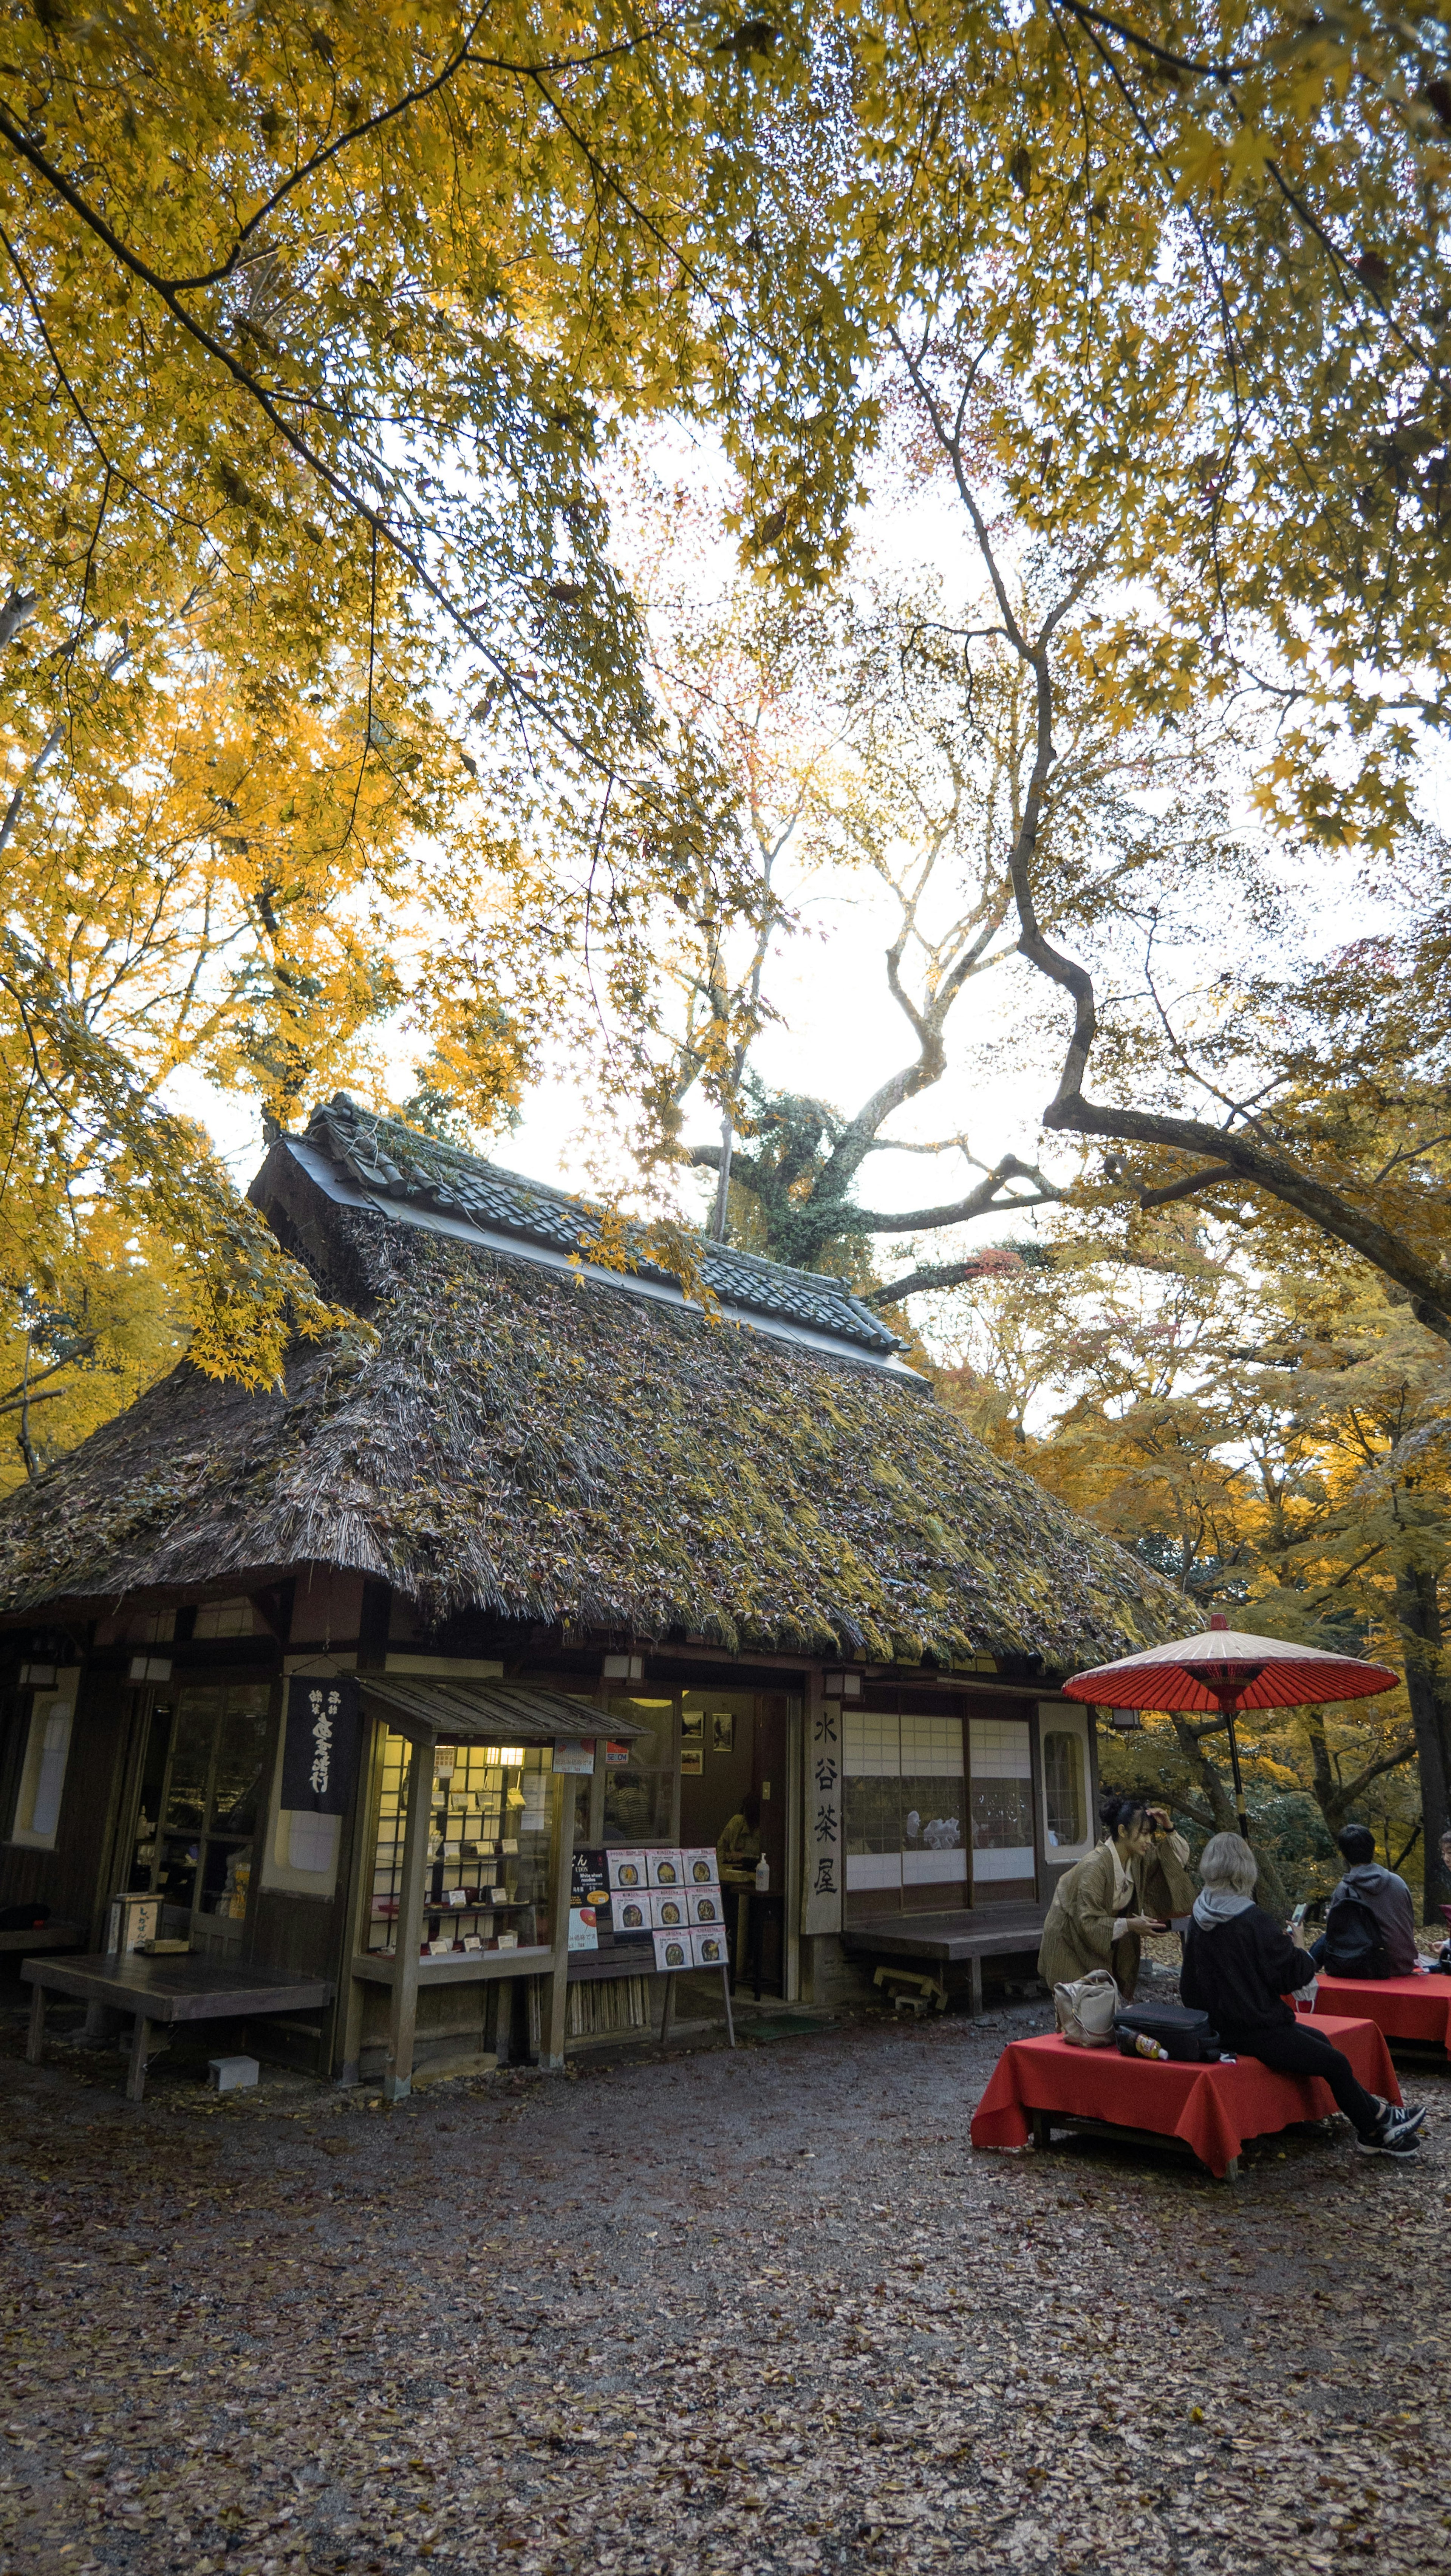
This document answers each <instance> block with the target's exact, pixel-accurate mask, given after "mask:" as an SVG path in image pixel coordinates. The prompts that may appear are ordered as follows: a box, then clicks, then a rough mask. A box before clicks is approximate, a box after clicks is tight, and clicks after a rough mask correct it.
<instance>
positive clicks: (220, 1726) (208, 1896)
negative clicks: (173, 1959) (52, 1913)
mask: <svg viewBox="0 0 1451 2576" xmlns="http://www.w3.org/2000/svg"><path fill="white" fill-rule="evenodd" d="M271 1703H272V1688H271V1684H270V1682H266V1681H231V1680H219V1681H204V1682H192V1681H188V1682H185V1683H182V1684H180V1685H178V1686H175V1687H173V1688H169V1689H166V1690H163V1691H158V1692H157V1693H156V1694H155V1695H154V1697H153V1699H152V1705H151V1710H150V1716H149V1720H148V1723H147V1726H146V1731H145V1735H144V1737H143V1740H142V1754H141V1763H140V1769H139V1773H138V1775H137V1777H136V1779H135V1781H134V1782H133V1787H132V1797H131V1803H130V1813H129V1820H128V1821H127V1823H126V1824H125V1826H124V1828H123V1842H122V1869H121V1875H120V1877H119V1878H118V1880H117V1884H118V1885H119V1886H122V1887H125V1888H129V1889H131V1890H133V1891H135V1892H137V1893H143V1894H145V1893H149V1894H153V1895H156V1896H158V1897H159V1898H160V1899H161V1914H160V1921H159V1925H158V1934H159V1937H160V1938H161V1939H163V1940H172V1941H187V1942H189V1943H190V1945H191V1948H192V1950H193V1951H194V1952H196V1953H197V1954H198V1955H200V1956H202V1957H205V1958H230V1957H232V1956H234V1955H237V1956H240V1953H241V1947H242V1932H243V1925H244V1922H245V1919H246V1913H247V1903H248V1894H249V1889H250V1884H251V1879H252V1867H253V1845H254V1841H255V1837H256V1833H257V1821H258V1809H259V1806H260V1803H261V1792H262V1774H263V1766H264V1763H265V1759H266V1753H267V1737H268V1718H269V1713H270V1709H271Z"/></svg>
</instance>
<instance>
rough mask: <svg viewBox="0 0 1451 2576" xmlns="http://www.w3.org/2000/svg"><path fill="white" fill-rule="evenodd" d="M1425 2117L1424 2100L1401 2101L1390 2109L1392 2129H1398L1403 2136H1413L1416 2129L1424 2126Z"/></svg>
mask: <svg viewBox="0 0 1451 2576" xmlns="http://www.w3.org/2000/svg"><path fill="white" fill-rule="evenodd" d="M1425 2119H1426V2105H1425V2103H1424V2102H1402V2103H1399V2104H1397V2105H1396V2106H1395V2107H1394V2108H1393V2109H1392V2111H1391V2116H1390V2125H1391V2127H1392V2128H1393V2129H1399V2131H1400V2133H1401V2136H1402V2137H1403V2138H1413V2137H1414V2136H1415V2134H1416V2131H1417V2130H1418V2129H1419V2128H1422V2127H1424V2125H1425Z"/></svg>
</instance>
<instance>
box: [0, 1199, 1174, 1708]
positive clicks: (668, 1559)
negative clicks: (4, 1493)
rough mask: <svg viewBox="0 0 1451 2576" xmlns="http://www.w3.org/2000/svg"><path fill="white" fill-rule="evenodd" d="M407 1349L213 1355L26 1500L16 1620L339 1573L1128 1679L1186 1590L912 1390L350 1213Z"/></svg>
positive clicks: (385, 1340) (884, 1376) (641, 1634)
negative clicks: (287, 1361) (245, 1380)
mask: <svg viewBox="0 0 1451 2576" xmlns="http://www.w3.org/2000/svg"><path fill="white" fill-rule="evenodd" d="M338 1227H339V1231H340V1232H343V1233H345V1234H346V1236H347V1241H346V1243H345V1244H343V1245H340V1247H339V1249H340V1251H342V1252H344V1253H346V1255H347V1257H348V1259H349V1261H350V1262H351V1263H352V1264H355V1265H356V1268H355V1270H354V1276H356V1277H358V1278H360V1279H361V1280H362V1281H364V1282H365V1283H366V1286H367V1290H368V1298H367V1302H368V1308H369V1313H370V1316H371V1319H372V1321H373V1323H374V1324H375V1326H376V1328H377V1331H378V1334H379V1340H378V1344H377V1347H376V1349H373V1350H363V1349H360V1348H356V1347H344V1346H334V1347H332V1348H328V1349H323V1348H318V1349H313V1350H304V1351H302V1352H300V1353H299V1354H297V1355H296V1356H295V1358H294V1360H293V1362H292V1364H291V1366H290V1368H289V1371H288V1382H287V1390H286V1393H285V1395H284V1394H280V1393H279V1394H271V1395H260V1396H258V1395H245V1394H243V1393H242V1392H240V1391H239V1390H238V1389H236V1388H232V1387H223V1386H217V1385H214V1384H210V1383H208V1382H206V1381H204V1380H203V1379H201V1378H200V1377H199V1376H198V1375H197V1374H196V1373H195V1372H194V1371H192V1370H190V1369H187V1368H182V1369H179V1370H177V1371H175V1372H174V1374H173V1375H172V1376H171V1377H169V1378H168V1379H167V1380H166V1381H165V1382H164V1383H163V1384H162V1385H161V1386H159V1387H157V1388H155V1389H154V1390H153V1391H152V1393H151V1394H150V1395H148V1396H146V1397H144V1398H143V1399H142V1401H141V1402H140V1403H139V1404H136V1405H134V1406H133V1407H132V1408H131V1409H130V1411H129V1412H128V1413H126V1414H123V1415H121V1416H120V1417H119V1418H118V1419H117V1420H116V1421H115V1422H113V1423H111V1424H109V1425H108V1426H107V1427H106V1428H105V1429H104V1430H102V1431H100V1432H98V1433H96V1434H95V1436H94V1437H93V1438H92V1439H90V1440H88V1441H87V1442H86V1443H85V1444H84V1446H83V1447H82V1448H80V1449H78V1450H77V1451H75V1452H74V1453H73V1455H72V1456H70V1457H69V1458H67V1459H65V1460H63V1461H62V1462H61V1463H60V1464H59V1465H58V1466H57V1467H56V1468H55V1469H54V1470H53V1471H52V1472H51V1473H50V1475H48V1476H47V1477H46V1478H45V1480H44V1481H43V1483H41V1484H40V1485H38V1486H36V1487H34V1488H32V1489H31V1490H29V1491H28V1492H23V1493H21V1494H19V1495H18V1496H16V1497H14V1498H13V1499H12V1500H11V1501H10V1503H9V1504H8V1505H7V1506H6V1507H5V1508H4V1510H3V1511H0V1610H3V1611H5V1612H8V1613H10V1614H11V1615H12V1616H13V1615H15V1614H16V1613H19V1612H22V1611H27V1610H31V1611H33V1610H35V1609H36V1608H38V1607H39V1606H41V1605H42V1604H44V1603H46V1602H51V1601H55V1600H57V1599H61V1598H64V1599H69V1600H72V1601H78V1600H84V1601H90V1602H95V1601H99V1600H105V1599H115V1598H117V1597H119V1596H120V1595H122V1594H124V1593H127V1592H132V1591H138V1590H152V1589H155V1588H157V1587H168V1588H170V1587H179V1586H183V1587H190V1586H194V1585H197V1584H201V1583H206V1584H213V1585H215V1584H217V1583H219V1582H223V1581H231V1580H233V1579H234V1578H235V1579H236V1580H237V1581H238V1582H239V1583H240V1582H241V1581H242V1579H243V1578H244V1577H245V1576H246V1575H247V1574H248V1573H249V1572H254V1571H257V1570H259V1569H264V1568H265V1569H276V1568H279V1567H283V1566H287V1565H292V1564H301V1563H304V1562H311V1563H322V1564H329V1565H334V1566H341V1567H347V1568H352V1569H355V1570H358V1571H362V1572H365V1573H367V1574H370V1575H375V1576H380V1577H383V1578H385V1579H386V1580H387V1581H388V1582H389V1583H391V1584H393V1585H394V1586H395V1587H396V1588H397V1589H398V1590H399V1591H400V1592H403V1593H406V1594H409V1595H412V1596H413V1597H414V1598H415V1599H416V1600H417V1601H418V1602H419V1604H420V1605H421V1607H422V1609H423V1611H424V1614H425V1616H427V1617H430V1618H435V1617H443V1616H446V1615H448V1614H450V1613H452V1612H456V1611H459V1610H462V1609H465V1608H469V1607H475V1608H481V1609H484V1610H487V1611H490V1612H495V1613H501V1614H504V1615H506V1616H510V1617H520V1618H532V1619H540V1620H546V1621H549V1622H551V1623H559V1624H561V1625H567V1626H570V1627H576V1628H578V1627H587V1628H607V1629H612V1630H620V1631H627V1632H629V1633H630V1634H631V1635H633V1636H635V1637H637V1638H640V1639H648V1638H660V1637H664V1636H665V1635H667V1634H669V1633H672V1632H673V1633H676V1634H678V1633H680V1632H682V1631H684V1632H687V1633H689V1634H691V1635H695V1636H701V1637H705V1638H708V1639H710V1640H712V1641H715V1642H718V1643H719V1644H720V1645H722V1646H724V1647H727V1648H729V1649H732V1650H737V1649H742V1648H756V1649H758V1650H776V1651H788V1652H816V1653H819V1654H826V1655H830V1654H834V1653H838V1652H848V1653H850V1652H854V1651H865V1653H866V1654H868V1655H869V1656H871V1657H872V1658H873V1659H877V1660H882V1661H891V1660H896V1661H899V1662H904V1663H909V1664H918V1663H920V1662H923V1661H924V1660H925V1661H932V1662H936V1663H941V1664H948V1663H952V1662H954V1661H957V1662H961V1661H962V1660H964V1659H965V1658H967V1657H970V1656H971V1655H972V1654H974V1653H979V1652H985V1651H986V1652H994V1653H997V1654H1004V1653H1007V1654H1022V1655H1037V1656H1041V1657H1042V1658H1043V1659H1044V1661H1045V1663H1046V1664H1047V1665H1048V1666H1049V1668H1050V1669H1052V1668H1057V1669H1063V1668H1066V1667H1067V1666H1069V1665H1072V1664H1080V1663H1101V1662H1104V1661H1106V1660H1108V1659H1109V1658H1110V1657H1112V1656H1114V1655H1118V1654H1123V1653H1125V1652H1127V1651H1129V1650H1131V1649H1132V1648H1133V1647H1136V1646H1139V1645H1143V1644H1148V1643H1152V1642H1154V1641H1155V1640H1156V1639H1157V1638H1159V1637H1160V1636H1162V1635H1166V1634H1168V1633H1169V1628H1170V1626H1171V1624H1172V1616H1173V1607H1174V1596H1173V1595H1172V1593H1171V1592H1170V1590H1169V1588H1168V1586H1167V1585H1164V1584H1161V1583H1160V1582H1159V1580H1158V1578H1156V1577H1155V1576H1153V1575H1152V1574H1150V1573H1148V1572H1147V1571H1146V1570H1145V1569H1144V1568H1143V1567H1141V1566H1139V1565H1138V1564H1136V1563H1135V1561H1134V1560H1133V1559H1132V1558H1130V1557H1129V1556H1127V1555H1126V1554H1125V1553H1124V1552H1123V1551H1122V1550H1121V1549H1119V1548H1118V1547H1116V1546H1114V1545H1113V1544H1112V1543H1111V1542H1110V1541H1109V1540H1107V1539H1105V1538H1103V1537H1102V1536H1101V1535H1100V1534H1099V1533H1098V1532H1097V1531H1095V1530H1094V1529H1092V1528H1090V1527H1089V1526H1088V1525H1087V1524H1085V1523H1084V1522H1082V1521H1079V1520H1077V1519H1075V1518H1074V1516H1073V1515H1072V1514H1071V1513H1070V1512H1068V1511H1066V1510H1064V1509H1063V1507H1062V1506H1061V1505H1060V1504H1058V1503H1056V1502H1055V1501H1054V1500H1053V1499H1052V1498H1051V1496H1049V1495H1047V1494H1046V1493H1044V1492H1043V1490H1042V1489H1041V1488H1040V1487H1039V1486H1037V1485H1035V1484H1034V1483H1033V1482H1032V1480H1031V1479H1030V1478H1029V1477H1027V1476H1026V1475H1023V1474H1021V1473H1019V1472H1017V1471H1015V1470H1014V1469H1012V1468H1010V1467H1008V1466H1006V1465H1004V1464H1003V1463H1002V1462H1000V1461H999V1460H998V1459H996V1458H994V1457H993V1456H992V1455H991V1453H990V1452H989V1451H988V1450H987V1449H985V1448H984V1447H983V1446H982V1445H981V1443H980V1442H978V1441H977V1440H975V1439H974V1438H973V1437H972V1435H971V1433H970V1432H968V1431H967V1430H966V1429H965V1428H964V1426H963V1424H962V1423H961V1422H960V1420H958V1419H957V1418H956V1417H955V1416H954V1415H953V1414H951V1413H949V1412H948V1411H947V1410H946V1409H945V1408H944V1407H942V1406H940V1405H938V1404H937V1403H935V1402H934V1401H933V1400H932V1398H931V1397H930V1396H929V1395H928V1394H926V1393H925V1392H924V1390H923V1389H922V1388H921V1386H920V1385H919V1384H917V1383H915V1382H913V1381H912V1380H910V1379H908V1378H906V1377H903V1376H895V1375H892V1374H890V1373H888V1372H885V1371H881V1370H873V1369H868V1368H863V1367H860V1366H854V1365H853V1364H852V1363H851V1362H850V1360H848V1359H845V1358H843V1359H842V1360H839V1361H838V1360H835V1359H833V1358H831V1357H830V1356H826V1355H823V1354H821V1353H819V1352H817V1351H814V1350H811V1349H808V1348H804V1347H802V1346H800V1345H797V1344H793V1343H790V1342H786V1341H780V1340H775V1339H771V1338H768V1337H767V1336H765V1335H763V1334H758V1333H756V1332H753V1331H742V1330H740V1329H738V1328H736V1327H733V1326H729V1325H722V1324H719V1323H713V1322H711V1321H709V1320H707V1318H706V1317H704V1316H703V1315H701V1314H700V1313H699V1312H698V1311H695V1310H693V1309H690V1308H680V1307H674V1306H667V1305H661V1304H659V1303H654V1302H651V1301H648V1300H646V1299H643V1298H640V1297H636V1296H633V1295H630V1294H628V1293H624V1292H621V1291H618V1290H613V1289H608V1288H601V1287H599V1286H595V1285H591V1284H588V1283H585V1282H582V1281H579V1280H577V1279H571V1278H570V1277H568V1276H565V1275H562V1274H561V1273H559V1272H558V1271H551V1270H547V1269H542V1268H539V1267H536V1266H534V1265H531V1264H529V1263H527V1262H524V1261H520V1260H515V1259H511V1258H509V1257H507V1256H499V1255H495V1254H492V1253H487V1252H483V1251H480V1250H478V1249H475V1248H473V1247H471V1246H469V1245H466V1244H464V1243H461V1242H458V1241H455V1240H451V1239H449V1238H447V1237H443V1236H439V1235H437V1234H424V1233H420V1232H418V1231H415V1230H411V1229H408V1228H406V1227H403V1226H399V1225H396V1224H388V1223H385V1222H383V1221H381V1220H374V1219H371V1218H368V1217H363V1216H356V1215H352V1214H348V1215H346V1216H344V1215H342V1214H341V1213H340V1214H339V1217H338Z"/></svg>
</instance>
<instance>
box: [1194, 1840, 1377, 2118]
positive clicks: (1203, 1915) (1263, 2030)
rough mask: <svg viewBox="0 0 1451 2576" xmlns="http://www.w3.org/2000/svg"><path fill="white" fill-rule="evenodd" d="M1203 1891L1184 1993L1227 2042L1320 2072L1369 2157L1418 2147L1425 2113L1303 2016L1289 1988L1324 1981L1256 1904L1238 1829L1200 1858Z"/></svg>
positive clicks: (1303, 1991)
mask: <svg viewBox="0 0 1451 2576" xmlns="http://www.w3.org/2000/svg"><path fill="white" fill-rule="evenodd" d="M1199 1877H1200V1882H1201V1884H1200V1893H1199V1895H1198V1896H1197V1897H1196V1898H1195V1900H1194V1910H1193V1912H1192V1914H1191V1915H1190V1918H1189V1927H1188V1930H1187V1932H1186V1933H1185V1936H1184V1965H1183V1968H1182V1970H1181V1972H1180V1977H1179V1993H1180V1996H1181V1998H1182V1999H1183V2001H1184V2002H1185V2003H1186V2004H1188V2005H1189V2006H1190V2008H1191V2010H1192V2011H1195V2012H1205V2013H1208V2015H1209V2018H1210V2020H1211V2021H1212V2023H1213V2024H1214V2027H1215V2029H1216V2030H1217V2031H1218V2033H1219V2036H1220V2039H1221V2041H1222V2043H1223V2045H1224V2046H1225V2048H1227V2049H1232V2050H1233V2051H1234V2053H1235V2055H1236V2056H1237V2057H1257V2058H1258V2059H1259V2060H1260V2063H1261V2065H1263V2066H1272V2067H1274V2068H1275V2070H1276V2072H1277V2073H1279V2074H1282V2075H1318V2076H1319V2078H1320V2080H1321V2082H1322V2083H1325V2084H1328V2085H1329V2087H1330V2090H1331V2092H1332V2093H1333V2094H1334V2096H1335V2101H1336V2105H1337V2108H1338V2109H1340V2110H1341V2111H1343V2112H1344V2114H1345V2116H1346V2118H1347V2120H1348V2121H1349V2122H1350V2124H1351V2126H1352V2128H1353V2129H1354V2131H1355V2139H1356V2145H1357V2147H1358V2148H1359V2150H1360V2152H1361V2154H1362V2155H1367V2156H1407V2155H1412V2154H1414V2152H1415V2145H1416V2133H1417V2131H1418V2130H1419V2128H1420V2127H1421V2124H1422V2122H1423V2121H1424V2119H1425V2117H1426V2114H1425V2112H1424V2110H1413V2109H1411V2108H1409V2107H1402V2108H1397V2106H1396V2105H1395V2104H1393V2103H1390V2102H1382V2101H1381V2100H1380V2099H1379V2097H1378V2096H1377V2095H1376V2094H1374V2093H1367V2091H1366V2090H1365V2087H1364V2085H1363V2084H1360V2083H1358V2082H1357V2080H1356V2075H1355V2069H1354V2068H1353V2067H1352V2065H1351V2063H1350V2060H1349V2058H1348V2057H1347V2056H1346V2055H1345V2052H1344V2050H1343V2049H1339V2048H1337V2047H1336V2045H1335V2043H1334V2041H1333V2040H1331V2039H1328V2038H1327V2037H1326V2035H1325V2033H1324V2031H1323V2030H1316V2028H1315V2026H1314V2024H1313V2023H1312V2022H1307V2021H1299V2020H1297V2019H1296V2016H1295V2012H1294V2008H1293V2006H1291V2005H1290V2004H1288V2003H1286V2001H1285V1997H1286V1995H1290V1994H1294V1995H1298V1996H1299V1997H1300V1999H1301V2000H1302V2001H1305V2002H1313V2001H1314V1996H1315V1988H1316V1985H1317V1983H1318V1979H1317V1977H1316V1974H1315V1962H1314V1960H1313V1959H1312V1958H1311V1956H1310V1954H1309V1952H1308V1950H1301V1949H1298V1948H1297V1947H1296V1945H1295V1943H1294V1942H1293V1941H1292V1940H1291V1939H1290V1938H1289V1936H1288V1934H1287V1933H1285V1932H1283V1931H1282V1930H1281V1928H1280V1926H1279V1924H1278V1923H1276V1922H1275V1920H1274V1918H1273V1916H1272V1915H1269V1914H1266V1913H1265V1911H1264V1909H1263V1907H1261V1906H1258V1905H1256V1903H1255V1901H1254V1888H1255V1881H1256V1880H1257V1878H1258V1877H1259V1863H1258V1862H1257V1860H1256V1859H1255V1856H1254V1853H1253V1852H1252V1851H1251V1850H1250V1847H1249V1845H1248V1843H1247V1842H1245V1841H1244V1839H1243V1837H1242V1836H1241V1835H1239V1834H1216V1835H1215V1836H1214V1837H1213V1839H1212V1841H1210V1842H1208V1843H1206V1844H1205V1846H1204V1850H1203V1853H1202V1855H1201V1857H1200V1862H1199Z"/></svg>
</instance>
